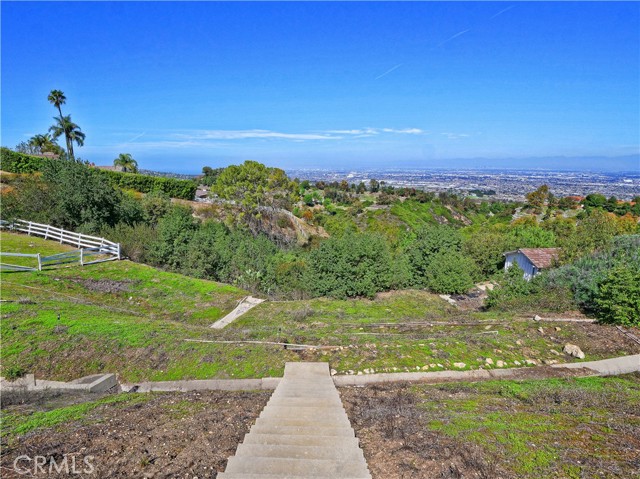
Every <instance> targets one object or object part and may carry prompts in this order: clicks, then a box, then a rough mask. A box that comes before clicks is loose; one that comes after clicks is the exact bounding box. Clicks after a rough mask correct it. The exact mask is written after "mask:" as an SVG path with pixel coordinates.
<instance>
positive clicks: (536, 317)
mask: <svg viewBox="0 0 640 479" xmlns="http://www.w3.org/2000/svg"><path fill="white" fill-rule="evenodd" d="M541 319H542V318H541V317H540V316H538V315H537V314H536V315H535V316H534V317H533V320H534V321H540V320H541Z"/></svg>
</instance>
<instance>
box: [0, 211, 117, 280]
mask: <svg viewBox="0 0 640 479" xmlns="http://www.w3.org/2000/svg"><path fill="white" fill-rule="evenodd" d="M0 228H5V229H9V230H12V231H21V232H23V233H27V234H28V235H33V236H42V237H43V238H44V239H48V240H53V241H59V242H60V244H62V243H65V244H70V245H73V246H76V247H77V248H78V249H77V250H74V251H68V252H65V253H58V254H54V255H50V256H42V255H41V254H40V253H37V254H26V253H1V254H2V256H16V257H27V258H37V260H38V268H37V270H38V271H41V270H42V268H43V267H46V266H54V265H59V264H67V263H75V262H79V263H80V264H81V265H82V266H84V265H86V264H93V263H102V262H104V261H113V260H116V259H121V254H120V243H114V242H113V241H109V240H107V239H104V238H98V237H97V236H90V235H84V234H81V233H75V232H73V231H67V230H63V229H61V228H56V227H55V226H51V225H43V224H40V223H34V222H32V221H25V220H16V221H14V222H13V223H8V222H4V221H3V222H0ZM92 256H99V258H98V259H91V257H92ZM104 256H107V257H106V258H104ZM87 258H88V259H90V261H87ZM0 265H1V267H2V269H3V270H5V271H35V270H36V268H34V267H29V266H18V265H10V264H5V263H0Z"/></svg>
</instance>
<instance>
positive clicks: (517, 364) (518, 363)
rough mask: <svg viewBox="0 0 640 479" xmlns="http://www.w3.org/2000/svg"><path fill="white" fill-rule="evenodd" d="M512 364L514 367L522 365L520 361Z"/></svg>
mask: <svg viewBox="0 0 640 479" xmlns="http://www.w3.org/2000/svg"><path fill="white" fill-rule="evenodd" d="M513 364H515V365H516V366H520V365H521V364H522V363H521V362H520V361H517V360H516V361H514V362H513Z"/></svg>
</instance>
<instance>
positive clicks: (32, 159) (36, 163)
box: [0, 147, 48, 173]
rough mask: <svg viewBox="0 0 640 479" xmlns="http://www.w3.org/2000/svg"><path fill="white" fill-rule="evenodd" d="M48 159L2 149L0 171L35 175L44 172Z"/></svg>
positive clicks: (0, 149) (0, 150)
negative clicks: (43, 168) (37, 172)
mask: <svg viewBox="0 0 640 479" xmlns="http://www.w3.org/2000/svg"><path fill="white" fill-rule="evenodd" d="M47 161H48V160H47V158H40V157H37V156H31V155H25V154H23V153H17V152H15V151H13V150H10V149H9V148H5V147H2V148H0V170H2V171H7V172H9V173H34V172H36V171H40V170H42V167H43V166H44V164H45V163H46V162H47Z"/></svg>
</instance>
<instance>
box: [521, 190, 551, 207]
mask: <svg viewBox="0 0 640 479" xmlns="http://www.w3.org/2000/svg"><path fill="white" fill-rule="evenodd" d="M525 198H526V199H527V203H529V205H531V206H532V207H534V208H535V209H537V210H540V209H542V207H543V206H544V204H545V202H546V201H547V199H548V198H549V186H547V185H542V186H540V187H539V188H538V189H537V190H535V191H532V192H531V193H527V194H526V195H525Z"/></svg>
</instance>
